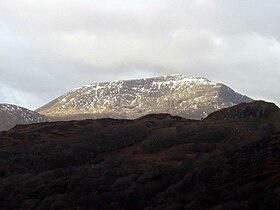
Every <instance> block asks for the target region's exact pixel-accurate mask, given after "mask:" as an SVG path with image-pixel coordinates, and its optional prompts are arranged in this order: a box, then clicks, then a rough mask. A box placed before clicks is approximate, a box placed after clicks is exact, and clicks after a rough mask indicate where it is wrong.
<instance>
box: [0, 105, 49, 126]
mask: <svg viewBox="0 0 280 210" xmlns="http://www.w3.org/2000/svg"><path fill="white" fill-rule="evenodd" d="M49 121H50V119H49V118H48V117H45V116H43V115H41V114H38V113H36V112H34V111H31V110H29V109H26V108H23V107H20V106H16V105H12V104H0V131H3V130H9V129H10V128H12V127H14V126H15V125H17V124H30V123H39V122H49Z"/></svg>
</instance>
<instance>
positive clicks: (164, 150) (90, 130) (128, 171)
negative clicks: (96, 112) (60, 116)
mask: <svg viewBox="0 0 280 210" xmlns="http://www.w3.org/2000/svg"><path fill="white" fill-rule="evenodd" d="M260 111H261V112H262V113H263V114H258V113H259V112H260ZM229 113H230V114H229ZM234 114H236V116H234ZM279 145H280V111H279V108H277V107H276V106H275V105H274V104H271V103H266V102H262V101H256V102H253V103H244V104H242V105H238V106H234V107H230V108H227V109H224V110H220V111H218V112H215V113H213V114H212V116H209V117H208V118H206V119H204V120H201V121H196V120H187V119H184V118H180V117H173V116H170V115H167V114H160V115H155V114H152V115H148V116H144V117H141V118H139V119H137V120H116V119H99V120H84V121H70V122H52V123H40V124H32V125H20V126H16V127H15V128H13V129H11V130H9V131H7V132H0V166H1V167H0V209H10V210H12V209H65V210H66V209H96V210H98V209H119V210H124V209H133V210H142V209H146V210H151V209H157V210H161V209H200V210H219V209H221V210H222V209H244V210H265V209H269V210H271V209H279V206H280V191H279V189H280V188H279V187H280V186H279V183H280V170H279V165H280V148H279Z"/></svg>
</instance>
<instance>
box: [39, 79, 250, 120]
mask: <svg viewBox="0 0 280 210" xmlns="http://www.w3.org/2000/svg"><path fill="white" fill-rule="evenodd" d="M251 101H252V99H250V98H248V97H247V96H244V95H241V94H239V93H237V92H235V91H233V90H232V89H231V88H229V87H227V86H226V85H224V84H221V83H214V82H211V81H209V80H207V79H205V78H203V77H188V76H183V75H169V76H161V77H154V78H146V79H135V80H124V81H113V82H104V83H95V84H91V85H86V86H83V87H80V88H76V89H73V90H71V91H70V92H68V93H66V94H64V95H62V96H60V97H59V98H57V99H55V100H53V101H52V102H50V103H48V104H46V105H45V106H43V107H41V108H39V109H38V110H36V111H37V112H39V113H40V114H43V115H46V116H49V117H53V118H57V119H63V120H65V119H69V120H70V119H85V118H104V117H112V118H127V119H135V118H138V117H141V116H144V115H147V114H150V113H168V114H171V115H177V116H181V117H185V118H190V119H201V118H204V117H206V116H207V115H208V114H210V113H212V112H214V111H216V110H219V109H222V108H226V107H230V106H233V105H236V104H239V103H242V102H251Z"/></svg>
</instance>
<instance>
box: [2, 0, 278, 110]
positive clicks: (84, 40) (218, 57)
mask: <svg viewBox="0 0 280 210" xmlns="http://www.w3.org/2000/svg"><path fill="white" fill-rule="evenodd" d="M279 11H280V1H279V0H265V1H264V0H102V1H101V0H0V103H13V104H17V105H21V106H24V107H27V108H30V109H35V108H38V107H39V106H41V105H43V104H45V103H47V102H49V101H50V100H52V99H54V98H56V97H58V96H60V95H61V94H63V93H65V92H67V91H69V90H70V89H73V88H75V87H79V86H83V85H86V84H89V83H95V82H101V81H111V80H119V79H131V78H140V77H150V76H159V75H167V74H175V73H176V74H184V75H189V76H203V77H206V78H208V79H210V80H212V81H215V82H222V83H224V84H226V85H228V86H230V87H232V88H233V89H234V90H236V91H238V92H240V93H242V94H246V95H248V96H250V97H252V98H255V99H264V100H268V101H273V102H275V103H277V104H278V105H279V104H280V97H279V90H280V12H279Z"/></svg>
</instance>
